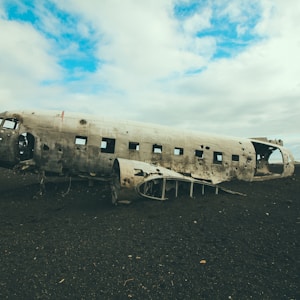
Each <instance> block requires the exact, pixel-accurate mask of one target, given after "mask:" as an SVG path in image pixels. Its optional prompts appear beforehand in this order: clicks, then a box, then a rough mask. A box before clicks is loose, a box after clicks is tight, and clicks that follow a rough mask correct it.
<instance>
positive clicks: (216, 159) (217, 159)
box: [214, 152, 223, 164]
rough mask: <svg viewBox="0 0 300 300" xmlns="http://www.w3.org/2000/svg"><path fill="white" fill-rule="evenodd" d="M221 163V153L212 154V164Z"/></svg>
mask: <svg viewBox="0 0 300 300" xmlns="http://www.w3.org/2000/svg"><path fill="white" fill-rule="evenodd" d="M222 162H223V153H222V152H214V164H222Z"/></svg>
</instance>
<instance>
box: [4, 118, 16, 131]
mask: <svg viewBox="0 0 300 300" xmlns="http://www.w3.org/2000/svg"><path fill="white" fill-rule="evenodd" d="M18 125H19V121H18V120H17V119H13V118H10V119H5V121H4V123H3V128H6V129H17V128H18Z"/></svg>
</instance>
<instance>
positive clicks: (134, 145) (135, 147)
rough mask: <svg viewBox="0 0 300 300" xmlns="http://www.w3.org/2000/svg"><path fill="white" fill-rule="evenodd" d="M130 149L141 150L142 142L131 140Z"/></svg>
mask: <svg viewBox="0 0 300 300" xmlns="http://www.w3.org/2000/svg"><path fill="white" fill-rule="evenodd" d="M128 149H129V150H135V151H139V150H140V143H137V142H129V145H128Z"/></svg>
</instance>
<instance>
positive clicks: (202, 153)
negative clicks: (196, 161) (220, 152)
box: [195, 150, 204, 158]
mask: <svg viewBox="0 0 300 300" xmlns="http://www.w3.org/2000/svg"><path fill="white" fill-rule="evenodd" d="M195 156H196V157H199V158H203V157H204V152H203V150H195Z"/></svg>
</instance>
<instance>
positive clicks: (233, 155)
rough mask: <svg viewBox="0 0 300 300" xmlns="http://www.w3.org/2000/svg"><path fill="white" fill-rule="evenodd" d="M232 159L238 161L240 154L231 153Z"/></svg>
mask: <svg viewBox="0 0 300 300" xmlns="http://www.w3.org/2000/svg"><path fill="white" fill-rule="evenodd" d="M232 161H240V156H239V155H236V154H232Z"/></svg>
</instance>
